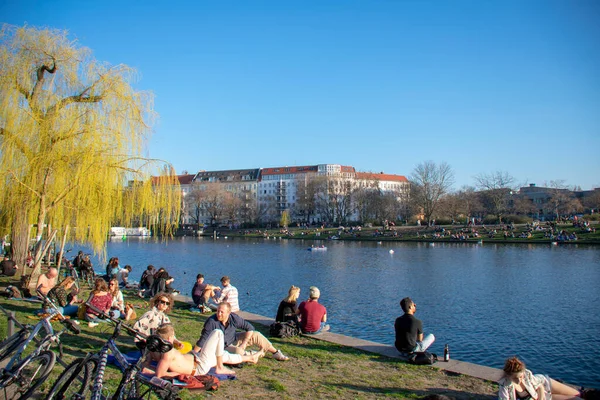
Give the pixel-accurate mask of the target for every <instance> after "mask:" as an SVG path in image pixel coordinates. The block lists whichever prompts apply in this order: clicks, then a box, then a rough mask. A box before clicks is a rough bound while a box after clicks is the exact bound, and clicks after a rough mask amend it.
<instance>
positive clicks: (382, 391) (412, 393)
mask: <svg viewBox="0 0 600 400" xmlns="http://www.w3.org/2000/svg"><path fill="white" fill-rule="evenodd" d="M327 385H328V386H332V387H337V388H341V389H345V390H349V391H352V392H359V393H364V394H376V395H381V396H382V397H383V396H390V397H398V398H416V399H420V398H423V397H425V396H430V395H433V394H439V395H445V396H448V397H450V398H451V399H455V400H470V399H478V400H493V399H496V398H497V397H496V396H494V395H485V394H481V393H470V392H464V391H458V390H452V389H447V388H429V389H427V390H414V389H413V390H411V389H403V388H378V387H374V386H364V385H351V384H345V383H329V384H327Z"/></svg>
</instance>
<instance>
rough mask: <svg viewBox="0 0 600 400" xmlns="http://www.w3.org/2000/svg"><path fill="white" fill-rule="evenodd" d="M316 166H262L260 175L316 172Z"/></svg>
mask: <svg viewBox="0 0 600 400" xmlns="http://www.w3.org/2000/svg"><path fill="white" fill-rule="evenodd" d="M317 171H318V167H317V166H316V165H309V166H303V167H276V168H263V169H262V171H261V175H283V174H304V173H307V172H317Z"/></svg>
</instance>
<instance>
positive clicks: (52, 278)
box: [36, 267, 58, 296]
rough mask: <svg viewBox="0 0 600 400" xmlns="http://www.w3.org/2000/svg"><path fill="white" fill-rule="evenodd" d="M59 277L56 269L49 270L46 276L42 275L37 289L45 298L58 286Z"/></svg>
mask: <svg viewBox="0 0 600 400" xmlns="http://www.w3.org/2000/svg"><path fill="white" fill-rule="evenodd" d="M57 277H58V270H57V269H56V268H54V267H50V268H48V271H47V272H46V273H45V274H42V275H40V277H39V278H38V281H37V285H36V288H37V290H39V291H40V292H41V293H42V294H43V295H44V296H47V295H48V292H49V291H50V289H52V288H53V287H54V286H56V278H57Z"/></svg>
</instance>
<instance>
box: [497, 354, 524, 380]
mask: <svg viewBox="0 0 600 400" xmlns="http://www.w3.org/2000/svg"><path fill="white" fill-rule="evenodd" d="M502 370H503V371H504V376H506V377H507V378H509V379H510V380H511V381H513V382H515V383H516V382H519V381H520V380H521V379H522V378H523V375H525V363H524V362H523V361H521V360H519V359H518V358H517V357H511V358H509V359H507V360H506V362H505V363H504V368H502Z"/></svg>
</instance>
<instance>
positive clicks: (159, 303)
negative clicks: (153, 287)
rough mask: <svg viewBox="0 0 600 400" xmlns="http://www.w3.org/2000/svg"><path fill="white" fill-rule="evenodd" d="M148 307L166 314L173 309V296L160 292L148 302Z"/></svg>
mask: <svg viewBox="0 0 600 400" xmlns="http://www.w3.org/2000/svg"><path fill="white" fill-rule="evenodd" d="M150 305H151V306H152V307H156V309H157V310H158V311H162V312H164V313H168V312H170V311H171V310H172V309H173V296H171V295H170V294H169V293H165V292H160V293H158V294H157V295H156V296H154V297H153V298H152V300H150Z"/></svg>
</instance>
